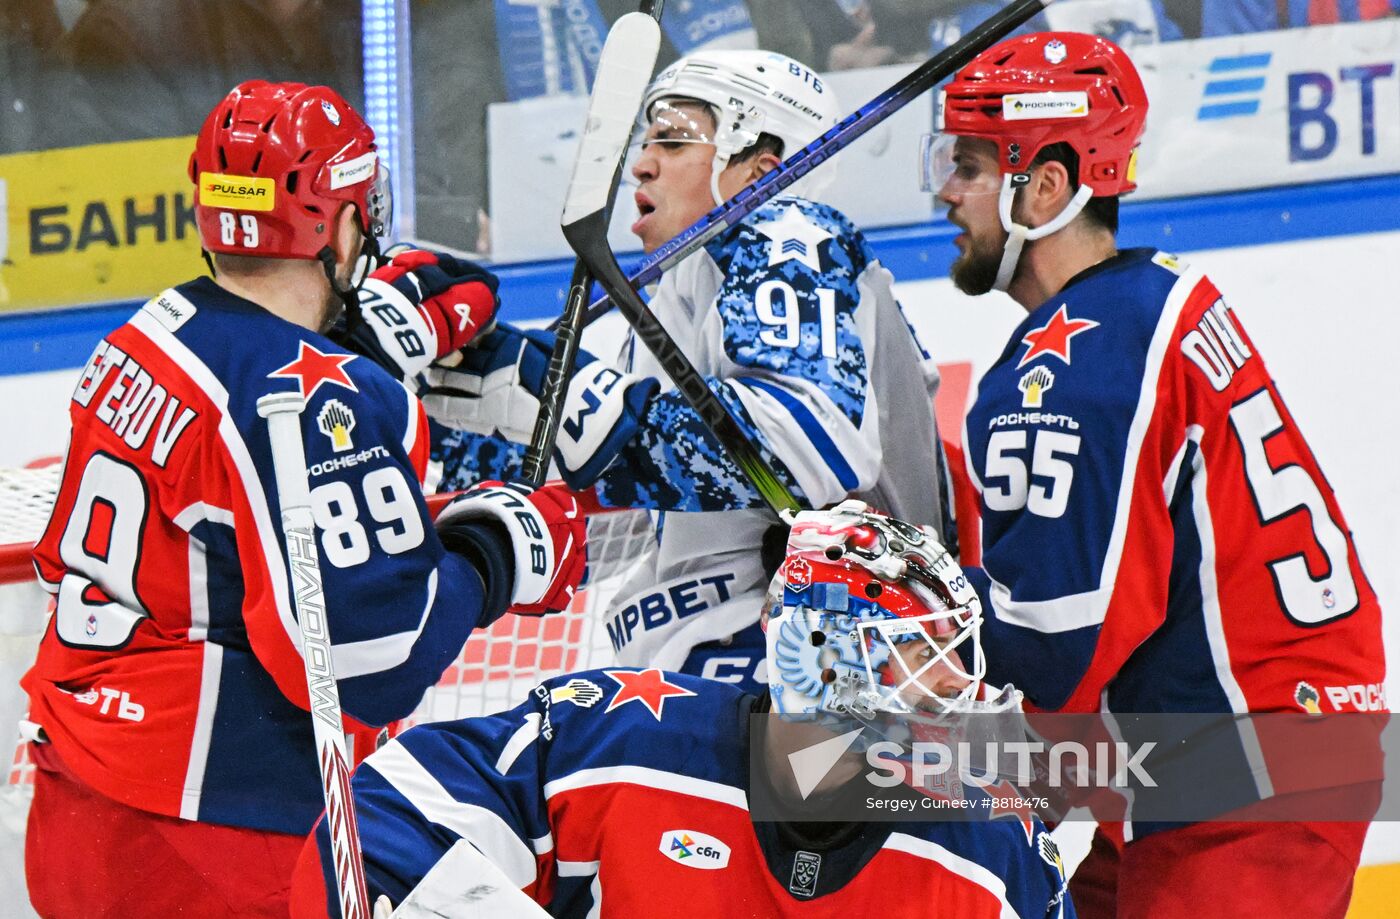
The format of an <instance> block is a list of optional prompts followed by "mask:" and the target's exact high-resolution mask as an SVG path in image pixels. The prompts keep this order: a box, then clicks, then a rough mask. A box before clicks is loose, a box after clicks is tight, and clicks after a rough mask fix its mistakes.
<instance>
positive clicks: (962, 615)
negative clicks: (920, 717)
mask: <svg viewBox="0 0 1400 919" xmlns="http://www.w3.org/2000/svg"><path fill="white" fill-rule="evenodd" d="M764 613H765V615H764V620H763V621H764V628H765V635H766V643H767V653H768V674H769V676H768V687H769V692H770V693H771V694H772V699H773V711H774V712H777V713H780V714H787V715H800V716H816V717H821V716H853V717H855V718H857V719H860V720H862V721H869V720H872V719H874V718H876V717H877V716H878V715H879V714H881V713H888V714H913V713H916V712H925V713H932V714H934V715H942V714H948V713H965V714H972V713H979V714H981V713H997V712H1008V711H1017V710H1019V707H1020V701H1021V694H1020V693H1019V692H1017V691H1016V690H1015V689H1014V688H1013V687H1011V686H1006V687H1004V688H1002V689H1000V690H995V689H993V688H991V687H989V686H986V685H984V683H983V678H984V677H985V676H986V672H987V664H986V658H985V657H984V656H983V653H982V644H981V628H982V606H981V601H979V600H978V598H977V593H976V591H974V590H973V588H972V586H971V585H970V584H969V583H968V582H967V578H966V577H965V576H964V575H963V573H962V569H961V568H959V567H958V564H957V562H955V561H953V558H952V556H950V555H949V554H948V552H947V550H946V549H944V548H943V546H942V545H940V544H939V542H938V539H937V538H936V534H935V533H934V532H933V530H931V529H929V528H925V527H917V526H914V525H912V524H909V523H905V522H903V521H901V520H896V519H894V518H892V517H888V516H885V515H883V514H877V513H874V512H873V511H871V510H870V509H869V508H868V507H866V505H865V504H864V503H862V502H860V501H856V500H848V501H843V502H842V503H841V504H838V505H837V506H836V507H835V508H833V509H831V510H829V511H809V512H805V513H802V514H798V515H797V516H796V518H795V519H794V521H793V526H792V531H791V533H790V534H789V536H788V546H787V558H786V560H785V561H784V562H783V565H782V567H781V568H780V569H779V570H778V573H777V575H776V576H775V577H774V578H773V582H772V585H771V586H770V588H769V594H768V601H767V603H766V604H765V607H764Z"/></svg>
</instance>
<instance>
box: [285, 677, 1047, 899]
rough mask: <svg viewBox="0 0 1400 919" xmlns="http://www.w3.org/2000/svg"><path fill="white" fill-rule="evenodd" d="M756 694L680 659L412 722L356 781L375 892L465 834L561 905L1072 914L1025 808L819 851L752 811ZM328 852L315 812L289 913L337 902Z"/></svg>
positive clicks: (1041, 831)
mask: <svg viewBox="0 0 1400 919" xmlns="http://www.w3.org/2000/svg"><path fill="white" fill-rule="evenodd" d="M757 701H758V700H757V699H755V697H753V696H749V695H745V694H744V693H742V692H740V691H739V690H737V689H735V688H734V687H732V686H728V685H725V684H723V683H718V682H715V681H712V680H705V679H701V678H697V677H691V676H686V675H683V674H673V673H665V672H663V671H660V670H655V669H651V670H642V671H636V670H597V671H590V672H585V673H578V674H573V675H571V676H564V677H559V678H556V679H554V680H549V681H546V682H545V683H543V684H541V685H540V686H538V687H536V688H535V690H534V691H533V692H532V694H531V697H530V698H529V699H528V700H527V701H526V702H525V703H523V704H522V705H520V706H518V707H517V708H515V709H512V710H511V711H508V712H503V713H501V714H498V715H492V716H488V717H484V718H471V719H467V720H464V721H455V722H443V723H437V724H428V725H421V726H419V727H416V728H413V729H411V730H409V731H407V732H405V733H404V734H403V735H401V736H400V737H399V738H398V739H397V740H395V741H393V742H391V743H390V744H389V745H388V746H386V747H384V748H383V749H381V750H380V751H378V752H377V753H375V754H374V755H373V756H371V757H370V758H369V759H367V760H366V761H365V762H364V763H363V764H362V765H361V766H360V768H359V770H357V771H356V773H355V778H354V781H353V792H354V799H355V807H356V810H357V812H358V814H359V826H360V841H361V843H362V845H363V847H364V855H365V874H366V876H367V878H368V881H369V887H370V893H371V900H373V899H374V898H375V897H377V896H378V895H381V894H383V895H387V896H388V897H389V899H390V900H391V902H393V903H394V904H396V905H397V904H400V903H402V902H403V901H404V899H405V897H407V896H408V894H409V892H410V891H411V890H412V889H413V888H414V886H415V885H417V884H418V882H419V881H420V880H421V879H422V878H423V877H424V876H425V875H426V874H427V873H428V872H429V871H430V870H431V869H432V868H433V866H434V864H435V863H436V862H437V861H438V859H440V858H442V857H444V855H445V854H446V853H447V852H448V851H449V850H450V849H451V848H452V847H453V846H454V845H455V844H457V843H458V842H459V840H467V841H468V842H470V843H471V844H472V845H474V846H476V847H477V848H478V849H480V850H481V852H482V853H483V854H484V855H485V856H486V857H487V858H489V859H490V860H491V861H492V863H493V864H495V865H496V866H498V867H499V868H500V869H501V870H502V871H503V872H504V873H505V875H506V876H507V877H508V878H509V879H510V880H511V881H512V882H514V883H515V884H516V885H518V886H519V887H520V888H521V889H522V890H524V891H525V892H526V893H527V894H529V895H530V896H531V897H532V898H534V899H535V901H536V902H538V903H540V904H542V905H544V906H547V907H548V909H549V911H550V914H551V915H554V916H557V917H578V919H583V917H599V919H609V917H625V919H632V917H637V916H655V915H661V914H665V913H670V912H674V913H676V914H683V915H685V916H688V917H694V919H717V917H723V919H738V917H762V919H776V917H799V916H823V917H843V916H876V915H878V916H888V917H891V919H898V917H911V919H912V917H927V916H957V917H959V919H979V917H986V919H993V917H997V919H1005V917H1021V919H1031V917H1035V919H1043V917H1054V919H1072V917H1073V916H1074V910H1073V907H1072V906H1071V905H1070V903H1069V899H1068V896H1067V894H1066V893H1065V889H1064V888H1065V877H1064V873H1063V870H1062V866H1061V864H1060V860H1059V856H1058V850H1057V849H1056V848H1055V846H1054V844H1053V842H1052V840H1050V838H1049V834H1048V832H1047V831H1046V830H1045V828H1044V826H1043V825H1041V824H1040V823H1039V822H1038V821H1036V820H1035V819H1034V818H1031V819H1030V820H1027V821H1025V822H1022V821H1018V820H1014V819H1013V820H990V821H984V822H947V821H934V820H922V821H905V822H899V823H868V824H863V825H861V827H860V828H859V830H858V831H857V833H856V835H855V836H854V837H853V838H851V839H849V840H846V841H844V842H842V843H840V844H838V845H836V846H834V847H832V848H829V849H825V850H817V851H807V850H805V849H803V848H802V847H801V844H800V843H797V842H792V841H790V840H789V841H785V840H784V835H783V833H782V832H781V831H780V830H778V829H777V827H778V826H779V825H777V824H771V823H755V822H754V821H752V820H751V819H750V815H749V810H748V800H749V797H748V791H747V789H748V787H749V786H748V772H749V746H748V735H749V715H750V713H751V712H752V711H753V710H754V706H755V703H756V702H757ZM329 863H330V862H329V856H328V840H327V836H326V832H325V827H324V821H323V822H322V824H320V825H319V826H318V828H317V830H316V832H315V833H314V834H313V835H312V837H311V839H310V840H308V843H307V850H306V852H305V853H303V857H302V860H301V863H300V864H299V865H298V868H297V872H296V875H295V876H294V879H293V894H292V915H293V916H294V917H296V919H309V917H325V916H327V915H339V905H338V903H336V902H334V901H335V893H334V892H335V887H334V881H333V876H332V875H329V874H327V873H326V871H325V869H324V867H323V866H324V865H326V864H329ZM461 882H462V885H463V892H464V893H465V892H466V890H467V889H468V888H469V887H470V886H471V884H472V883H474V880H473V878H471V877H463V878H461ZM328 885H329V886H328ZM328 892H329V894H328ZM445 893H448V894H450V891H446V892H445Z"/></svg>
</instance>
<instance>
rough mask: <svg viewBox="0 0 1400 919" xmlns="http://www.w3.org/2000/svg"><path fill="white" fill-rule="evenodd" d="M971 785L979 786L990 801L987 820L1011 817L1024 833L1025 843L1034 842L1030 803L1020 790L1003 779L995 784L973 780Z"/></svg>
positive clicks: (1033, 822) (1033, 823)
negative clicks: (989, 812) (989, 813)
mask: <svg viewBox="0 0 1400 919" xmlns="http://www.w3.org/2000/svg"><path fill="white" fill-rule="evenodd" d="M973 784H975V785H978V786H980V787H981V788H982V790H983V791H984V792H986V794H987V797H988V798H989V799H990V800H991V815H990V816H989V817H988V819H990V820H996V819H997V818H998V817H1012V818H1014V819H1015V820H1016V822H1017V823H1019V824H1021V829H1022V830H1024V831H1025V833H1026V842H1028V843H1033V842H1034V840H1035V820H1034V818H1033V816H1032V814H1031V807H1030V801H1029V800H1028V799H1027V798H1025V797H1023V796H1022V794H1021V790H1020V789H1018V788H1017V787H1016V786H1015V785H1012V784H1011V783H1010V782H1008V781H1006V780H1005V779H998V780H997V781H996V782H978V781H975V780H974V782H973Z"/></svg>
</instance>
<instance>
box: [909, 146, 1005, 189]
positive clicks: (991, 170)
mask: <svg viewBox="0 0 1400 919" xmlns="http://www.w3.org/2000/svg"><path fill="white" fill-rule="evenodd" d="M1001 184H1002V183H1001V171H1000V169H999V168H997V165H996V163H995V162H990V161H986V159H985V158H979V157H976V156H972V155H969V154H967V153H966V151H964V150H962V149H959V147H958V137H957V136H956V135H953V134H925V135H924V136H923V137H922V138H920V141H919V189H920V190H921V191H926V192H933V193H935V194H937V195H940V196H941V195H959V196H965V195H996V194H1000V193H1001ZM939 205H940V206H943V202H942V201H940V202H939Z"/></svg>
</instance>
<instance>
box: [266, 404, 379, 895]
mask: <svg viewBox="0 0 1400 919" xmlns="http://www.w3.org/2000/svg"><path fill="white" fill-rule="evenodd" d="M305 407H306V400H305V399H303V398H302V397H301V396H300V395H299V394H298V393H271V394H269V395H266V396H263V397H262V398H261V399H259V400H258V414H259V415H262V416H263V417H264V418H266V419H267V433H268V438H269V440H270V441H271V443H272V468H273V473H274V475H275V476H276V479H277V494H278V496H279V503H280V504H281V510H282V534H283V536H284V537H285V538H286V541H287V564H288V567H289V568H290V570H291V575H292V603H293V607H294V609H295V610H296V615H297V624H298V626H299V627H300V629H301V652H302V659H303V661H304V663H305V665H306V689H307V693H308V696H309V699H310V703H311V715H312V718H311V723H312V726H313V731H314V733H315V738H316V759H317V762H318V763H319V765H320V769H321V791H322V794H323V795H324V797H325V801H326V828H327V829H328V830H329V832H330V837H331V857H332V859H333V860H334V862H335V878H336V887H337V891H338V893H339V896H340V913H341V915H342V916H343V917H344V919H369V916H370V914H369V897H368V894H369V891H368V888H367V887H366V885H365V869H364V857H363V855H362V854H361V851H360V832H359V826H358V824H357V823H356V820H355V809H354V807H353V802H352V800H351V796H350V768H351V767H350V758H349V757H348V756H347V755H346V753H345V732H344V724H343V721H342V718H341V710H340V691H339V689H338V688H337V687H336V682H335V668H334V666H333V665H332V662H331V635H330V624H329V623H328V621H327V616H326V597H325V591H324V589H323V588H322V586H321V562H320V557H319V553H318V552H317V550H316V523H315V520H314V519H313V517H312V514H311V490H310V488H309V486H308V484H307V480H306V448H305V445H304V444H303V442H302V439H301V412H302V409H303V408H305Z"/></svg>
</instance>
